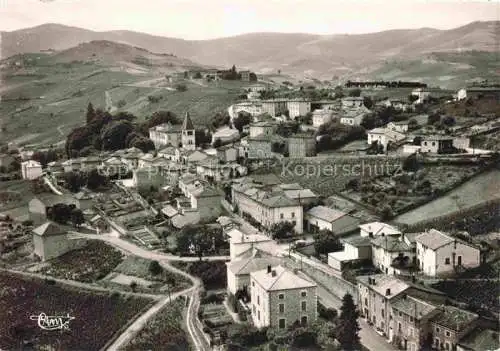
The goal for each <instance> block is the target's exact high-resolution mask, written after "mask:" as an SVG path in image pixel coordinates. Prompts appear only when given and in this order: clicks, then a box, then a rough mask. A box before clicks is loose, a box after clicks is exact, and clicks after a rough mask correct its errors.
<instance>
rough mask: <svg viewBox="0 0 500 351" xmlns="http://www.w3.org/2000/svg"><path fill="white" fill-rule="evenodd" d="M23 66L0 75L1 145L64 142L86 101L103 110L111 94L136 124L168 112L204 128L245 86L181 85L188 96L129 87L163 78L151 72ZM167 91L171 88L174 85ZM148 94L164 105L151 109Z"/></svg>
mask: <svg viewBox="0 0 500 351" xmlns="http://www.w3.org/2000/svg"><path fill="white" fill-rule="evenodd" d="M16 60H20V59H19V58H11V59H9V61H8V62H14V61H16ZM24 62H25V66H24V68H22V69H17V70H16V69H13V68H12V67H9V68H4V70H3V71H2V74H3V78H4V81H3V83H4V84H6V86H7V87H9V88H8V90H7V91H5V90H4V91H2V103H1V104H0V120H1V122H2V123H1V124H2V125H3V126H5V127H6V131H5V132H4V134H3V135H2V139H3V140H7V141H10V140H14V139H16V138H23V139H29V143H40V142H43V143H45V144H50V143H55V142H58V141H61V140H64V139H65V136H66V135H67V133H68V132H69V131H70V130H71V129H72V128H74V127H75V126H77V125H80V124H82V123H83V122H84V118H85V111H86V107H87V104H88V103H89V101H91V102H92V103H93V104H94V106H98V107H103V108H104V107H105V97H104V94H105V91H106V90H110V93H111V96H112V100H113V104H114V105H116V103H117V102H118V101H119V100H121V99H124V100H125V101H126V103H127V104H126V105H125V106H124V107H123V108H122V110H126V111H130V112H132V113H134V114H136V115H137V116H138V117H139V119H143V118H146V116H150V115H151V114H152V113H153V112H155V111H158V110H172V111H173V112H175V113H177V114H179V115H180V116H181V115H183V114H184V113H185V112H186V111H189V112H190V113H191V115H192V118H193V121H194V122H195V123H200V124H204V123H206V122H207V121H208V120H209V118H210V117H211V116H212V115H213V114H214V113H215V112H219V111H224V110H226V109H227V107H229V105H231V104H232V103H234V101H236V99H237V97H238V95H239V94H240V89H241V87H242V86H245V85H248V84H244V83H243V82H221V83H218V84H216V83H206V82H202V84H204V85H206V87H204V86H200V85H197V84H195V83H192V82H184V83H185V84H186V85H187V87H188V90H187V91H186V92H179V91H170V90H167V89H165V88H164V87H163V88H162V87H156V86H153V87H133V86H129V84H133V83H135V82H139V81H145V80H149V79H154V78H163V77H164V75H161V74H160V73H159V72H155V71H148V73H146V74H140V75H139V74H131V73H128V72H125V71H119V70H116V68H115V67H110V66H104V65H99V64H96V63H83V62H71V63H60V62H55V59H54V58H53V57H51V56H49V55H46V54H29V55H24ZM158 85H164V84H158ZM165 85H166V84H165ZM170 88H171V89H172V88H175V83H174V84H171V85H170ZM151 94H152V95H161V96H163V99H162V100H161V101H160V102H159V103H150V102H149V101H147V97H148V95H151ZM20 98H23V99H28V100H20ZM58 127H59V130H58V129H57V128H58Z"/></svg>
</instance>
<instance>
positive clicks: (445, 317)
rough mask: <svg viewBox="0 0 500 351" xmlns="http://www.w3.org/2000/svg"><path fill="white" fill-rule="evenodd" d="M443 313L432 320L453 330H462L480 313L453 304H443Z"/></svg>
mask: <svg viewBox="0 0 500 351" xmlns="http://www.w3.org/2000/svg"><path fill="white" fill-rule="evenodd" d="M440 309H441V313H440V314H438V315H437V316H436V317H435V318H433V319H432V321H433V322H434V323H436V324H439V325H442V326H443V327H446V328H449V329H452V330H456V331H459V330H462V329H464V328H465V327H466V326H467V325H468V324H470V323H471V322H473V321H474V320H476V319H477V318H478V315H477V314H475V313H472V312H469V311H466V310H462V309H460V308H458V307H453V306H441V307H440Z"/></svg>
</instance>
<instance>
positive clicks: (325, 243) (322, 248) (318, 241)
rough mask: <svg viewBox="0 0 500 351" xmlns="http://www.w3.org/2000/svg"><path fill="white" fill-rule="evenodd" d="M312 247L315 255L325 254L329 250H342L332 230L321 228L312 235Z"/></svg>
mask: <svg viewBox="0 0 500 351" xmlns="http://www.w3.org/2000/svg"><path fill="white" fill-rule="evenodd" d="M314 249H315V250H316V254H317V255H327V254H328V253H330V252H335V251H339V250H342V244H341V243H340V240H339V238H338V237H337V236H336V235H335V234H334V233H333V232H332V231H330V230H328V229H321V230H320V231H319V232H318V233H316V234H315V235H314Z"/></svg>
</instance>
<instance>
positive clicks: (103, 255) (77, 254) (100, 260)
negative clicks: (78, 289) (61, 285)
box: [41, 240, 123, 283]
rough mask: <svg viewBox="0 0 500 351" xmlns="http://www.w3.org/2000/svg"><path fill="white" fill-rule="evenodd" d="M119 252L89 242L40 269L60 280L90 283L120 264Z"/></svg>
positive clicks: (94, 241)
mask: <svg viewBox="0 0 500 351" xmlns="http://www.w3.org/2000/svg"><path fill="white" fill-rule="evenodd" d="M122 260H123V256H122V254H121V252H120V251H118V250H116V249H114V248H113V247H111V246H109V245H107V244H105V243H103V242H101V241H98V240H91V241H89V243H88V245H87V246H86V247H84V248H83V249H80V250H74V251H71V252H68V253H66V254H64V255H62V256H60V257H58V258H56V259H54V260H52V261H51V263H50V266H48V267H45V268H42V270H41V273H43V274H47V275H50V276H53V277H55V278H60V279H69V280H76V281H80V282H84V283H92V282H95V281H97V280H100V279H102V278H104V277H105V276H106V275H108V274H109V273H111V272H112V271H113V269H115V267H116V266H117V265H118V264H120V262H122Z"/></svg>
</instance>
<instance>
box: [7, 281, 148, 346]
mask: <svg viewBox="0 0 500 351" xmlns="http://www.w3.org/2000/svg"><path fill="white" fill-rule="evenodd" d="M0 287H1V288H0V295H1V297H2V298H1V299H0V309H1V311H3V313H0V325H1V326H2V328H0V349H4V350H17V349H20V348H23V349H24V348H30V349H36V350H42V349H62V350H99V349H100V348H101V347H103V346H104V345H105V343H106V342H107V341H108V340H110V339H111V338H112V336H113V335H114V334H115V333H116V332H118V330H119V329H120V328H122V327H123V326H124V325H125V324H126V323H127V322H128V321H129V320H131V319H132V318H134V316H135V315H137V314H138V313H140V312H142V310H143V309H144V308H146V307H147V306H148V305H149V303H150V301H149V300H147V299H142V298H132V297H127V298H124V297H122V296H120V295H119V294H112V295H110V294H108V293H90V292H86V291H82V290H81V289H80V290H78V291H77V290H74V289H70V288H65V287H62V286H58V285H50V284H47V283H46V282H44V281H42V280H39V279H25V278H22V277H20V276H17V275H14V274H10V273H5V272H0ZM40 313H46V314H47V315H50V316H53V315H64V316H65V315H66V314H69V315H70V316H72V317H74V318H75V319H74V320H72V321H70V323H69V328H70V330H69V331H44V330H42V329H40V328H39V327H38V326H37V324H36V321H31V320H30V316H31V315H38V314H40ZM30 344H31V346H32V347H30ZM21 345H24V346H21Z"/></svg>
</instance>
